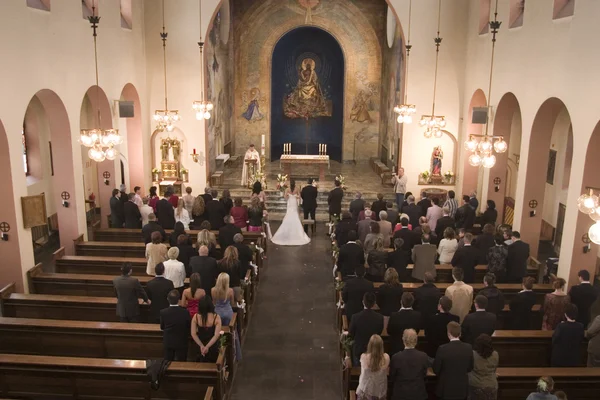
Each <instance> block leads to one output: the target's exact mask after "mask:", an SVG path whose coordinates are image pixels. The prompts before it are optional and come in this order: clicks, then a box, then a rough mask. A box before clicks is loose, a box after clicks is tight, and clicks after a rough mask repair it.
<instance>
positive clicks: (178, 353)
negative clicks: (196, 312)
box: [160, 290, 191, 361]
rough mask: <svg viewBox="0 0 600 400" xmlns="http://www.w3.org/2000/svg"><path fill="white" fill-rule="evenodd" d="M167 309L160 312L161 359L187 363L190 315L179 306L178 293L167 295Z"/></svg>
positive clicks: (174, 291) (171, 292) (173, 292)
mask: <svg viewBox="0 0 600 400" xmlns="http://www.w3.org/2000/svg"><path fill="white" fill-rule="evenodd" d="M167 301H168V302H169V307H167V308H165V309H163V310H161V311H160V329H161V330H162V331H163V349H164V350H163V351H164V355H163V358H164V359H165V360H168V361H187V352H188V337H189V332H190V321H191V318H190V314H189V313H188V312H187V310H186V309H185V308H183V307H180V306H179V292H178V291H177V290H171V291H170V292H169V294H168V295H167Z"/></svg>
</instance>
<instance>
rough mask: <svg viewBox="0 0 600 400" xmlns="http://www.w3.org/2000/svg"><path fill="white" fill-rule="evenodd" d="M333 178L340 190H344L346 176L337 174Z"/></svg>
mask: <svg viewBox="0 0 600 400" xmlns="http://www.w3.org/2000/svg"><path fill="white" fill-rule="evenodd" d="M335 180H336V181H338V182H339V183H340V187H341V188H342V190H344V191H346V177H345V176H344V175H338V176H336V177H335Z"/></svg>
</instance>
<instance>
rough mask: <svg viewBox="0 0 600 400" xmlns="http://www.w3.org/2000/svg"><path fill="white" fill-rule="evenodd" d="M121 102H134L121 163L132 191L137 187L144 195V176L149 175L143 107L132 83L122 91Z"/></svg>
mask: <svg viewBox="0 0 600 400" xmlns="http://www.w3.org/2000/svg"><path fill="white" fill-rule="evenodd" d="M121 100H124V101H131V102H133V117H130V118H125V128H126V129H125V132H123V131H121V134H122V135H123V136H124V139H126V140H124V144H122V145H121V149H122V154H121V161H123V163H124V164H125V170H126V172H127V175H126V176H125V180H126V181H127V180H128V181H129V186H130V189H131V190H132V191H133V188H134V187H135V186H139V187H141V188H142V193H145V192H146V189H148V188H145V187H144V182H145V178H146V179H147V176H145V175H144V174H147V173H148V170H147V169H146V166H145V163H144V154H145V151H144V140H143V133H142V107H141V104H140V96H139V94H138V91H137V89H136V88H135V86H133V85H132V84H131V83H128V84H127V85H125V87H123V90H122V91H121Z"/></svg>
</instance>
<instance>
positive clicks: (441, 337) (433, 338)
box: [425, 296, 460, 357]
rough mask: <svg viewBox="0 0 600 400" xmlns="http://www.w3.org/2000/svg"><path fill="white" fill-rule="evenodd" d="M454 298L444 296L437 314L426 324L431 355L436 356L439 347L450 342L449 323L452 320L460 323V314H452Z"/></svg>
mask: <svg viewBox="0 0 600 400" xmlns="http://www.w3.org/2000/svg"><path fill="white" fill-rule="evenodd" d="M451 308H452V300H451V299H450V298H449V297H446V296H442V297H440V301H439V302H438V305H437V311H438V312H437V314H435V315H434V316H432V317H431V318H429V320H428V321H427V324H426V325H425V337H426V338H427V343H429V351H428V353H429V355H430V356H432V357H433V356H435V353H436V352H437V349H438V347H440V346H441V345H443V344H446V343H448V342H449V339H448V324H449V323H450V322H453V321H454V322H456V323H458V322H459V321H460V318H459V317H458V315H454V314H450V309H451Z"/></svg>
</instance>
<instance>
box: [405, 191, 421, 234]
mask: <svg viewBox="0 0 600 400" xmlns="http://www.w3.org/2000/svg"><path fill="white" fill-rule="evenodd" d="M407 201H408V205H407V206H406V207H402V212H403V213H405V214H406V215H408V221H409V223H410V224H411V225H412V226H413V227H417V226H419V218H421V217H423V215H421V214H422V208H421V207H419V206H418V205H416V204H415V196H413V195H412V194H411V195H410V196H408V199H407Z"/></svg>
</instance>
